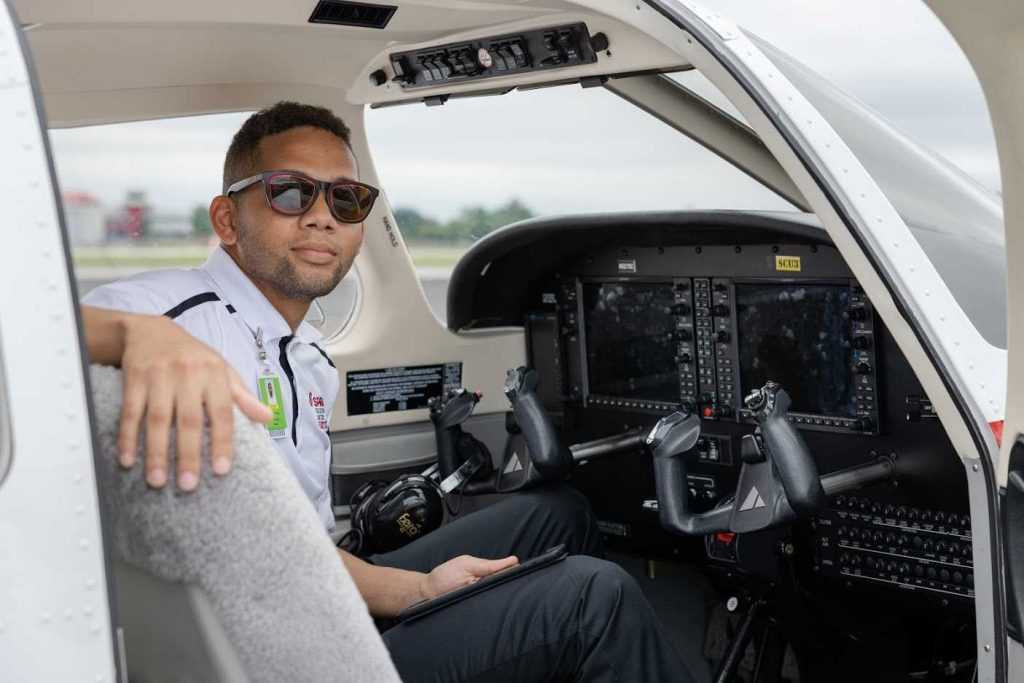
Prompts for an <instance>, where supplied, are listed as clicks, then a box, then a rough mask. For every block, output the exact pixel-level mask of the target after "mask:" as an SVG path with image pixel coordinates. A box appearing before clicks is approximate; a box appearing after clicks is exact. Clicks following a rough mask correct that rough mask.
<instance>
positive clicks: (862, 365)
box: [854, 360, 871, 375]
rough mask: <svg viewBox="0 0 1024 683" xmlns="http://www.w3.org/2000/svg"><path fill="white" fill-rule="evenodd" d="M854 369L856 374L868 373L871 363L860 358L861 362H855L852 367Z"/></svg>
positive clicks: (869, 372)
mask: <svg viewBox="0 0 1024 683" xmlns="http://www.w3.org/2000/svg"><path fill="white" fill-rule="evenodd" d="M854 371H856V373H857V374H858V375H870V374H871V363H868V362H867V361H863V360H862V361H861V362H859V363H857V365H856V366H855V367H854Z"/></svg>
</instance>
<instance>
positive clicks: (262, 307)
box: [200, 246, 323, 344]
mask: <svg viewBox="0 0 1024 683" xmlns="http://www.w3.org/2000/svg"><path fill="white" fill-rule="evenodd" d="M200 269H201V270H203V271H205V272H206V273H207V275H209V276H210V278H211V279H212V280H213V282H214V284H215V285H216V287H217V289H218V290H219V294H220V295H221V297H222V298H224V299H225V302H224V303H225V304H231V305H232V306H233V307H234V309H235V315H239V316H241V317H242V320H244V321H245V323H246V324H247V325H248V326H249V327H250V328H251V329H252V331H253V332H254V333H255V331H256V329H257V328H263V338H264V339H265V340H266V341H270V340H273V339H279V338H281V337H287V336H289V335H292V334H294V336H295V337H298V338H299V339H301V340H302V341H304V342H306V343H307V344H313V343H315V342H317V341H319V340H320V339H321V338H322V337H323V335H322V334H320V332H319V331H318V330H317V329H316V328H315V327H313V326H312V325H310V324H309V323H308V322H306V321H305V320H303V321H302V322H301V323H300V324H299V329H298V330H296V331H295V332H294V333H293V332H292V328H291V327H290V326H289V325H288V322H287V321H286V320H285V319H284V316H282V315H281V314H280V313H279V312H278V310H277V309H276V308H274V305H273V304H272V303H270V301H269V300H268V299H267V297H265V296H264V295H263V292H261V291H260V290H259V288H258V287H257V286H256V284H255V283H254V282H253V281H252V280H250V279H249V276H248V275H246V274H245V273H244V272H242V269H241V268H239V267H238V264H237V263H235V260H234V259H233V258H231V255H230V254H228V253H227V252H226V251H225V250H224V248H223V247H221V246H218V247H217V248H216V249H214V250H213V253H211V254H210V257H209V258H208V259H206V263H204V264H203V265H202V266H200Z"/></svg>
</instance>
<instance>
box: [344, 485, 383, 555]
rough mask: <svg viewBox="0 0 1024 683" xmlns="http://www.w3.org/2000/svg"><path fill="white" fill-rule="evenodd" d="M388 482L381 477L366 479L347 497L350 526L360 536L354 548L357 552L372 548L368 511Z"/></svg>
mask: <svg viewBox="0 0 1024 683" xmlns="http://www.w3.org/2000/svg"><path fill="white" fill-rule="evenodd" d="M387 486H388V482H386V481H384V480H382V479H374V480H372V481H368V482H366V483H365V484H363V485H362V486H360V487H359V488H358V489H356V491H355V493H353V494H352V498H350V499H349V520H350V522H351V524H352V528H353V529H355V530H356V531H357V533H358V534H359V537H360V542H359V545H358V546H357V548H356V551H357V554H367V553H369V552H372V550H373V539H372V537H371V535H370V528H369V526H370V525H369V520H370V517H371V515H370V511H371V510H372V509H373V507H374V505H375V503H374V501H375V500H376V498H377V497H378V496H379V495H380V492H381V491H383V490H384V489H385V488H387Z"/></svg>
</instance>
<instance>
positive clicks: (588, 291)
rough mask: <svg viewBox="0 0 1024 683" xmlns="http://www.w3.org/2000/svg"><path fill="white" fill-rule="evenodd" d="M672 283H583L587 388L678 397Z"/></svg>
mask: <svg viewBox="0 0 1024 683" xmlns="http://www.w3.org/2000/svg"><path fill="white" fill-rule="evenodd" d="M672 304H673V293H672V285H671V284H667V283H639V282H629V283H622V282H595V283H584V285H583V309H584V320H585V321H586V353H587V373H588V378H589V390H590V393H591V394H600V395H604V396H617V397H622V398H628V399H644V400H648V401H666V402H678V401H679V379H678V374H677V371H676V361H675V342H674V337H673V332H674V329H675V326H674V320H673V318H672Z"/></svg>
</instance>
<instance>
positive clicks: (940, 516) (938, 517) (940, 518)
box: [935, 510, 946, 525]
mask: <svg viewBox="0 0 1024 683" xmlns="http://www.w3.org/2000/svg"><path fill="white" fill-rule="evenodd" d="M935 523H936V524H940V525H941V524H945V523H946V513H945V512H942V511H941V510H940V511H939V512H936V513H935Z"/></svg>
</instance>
